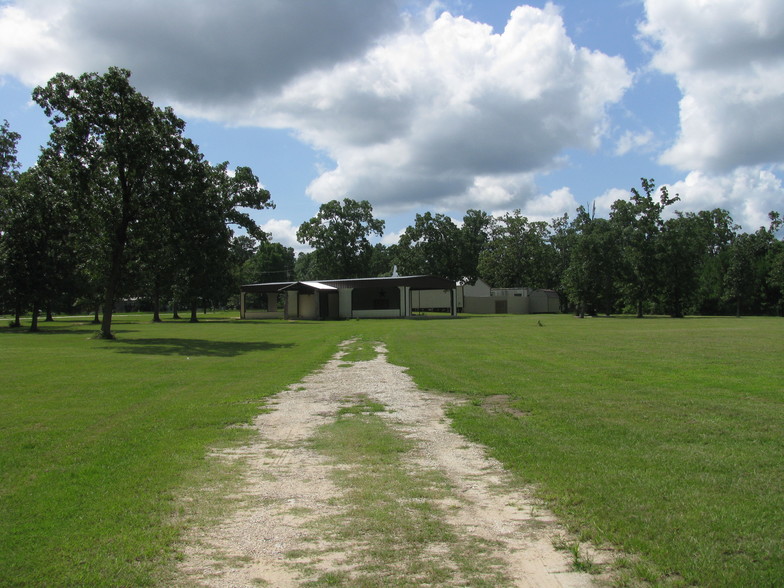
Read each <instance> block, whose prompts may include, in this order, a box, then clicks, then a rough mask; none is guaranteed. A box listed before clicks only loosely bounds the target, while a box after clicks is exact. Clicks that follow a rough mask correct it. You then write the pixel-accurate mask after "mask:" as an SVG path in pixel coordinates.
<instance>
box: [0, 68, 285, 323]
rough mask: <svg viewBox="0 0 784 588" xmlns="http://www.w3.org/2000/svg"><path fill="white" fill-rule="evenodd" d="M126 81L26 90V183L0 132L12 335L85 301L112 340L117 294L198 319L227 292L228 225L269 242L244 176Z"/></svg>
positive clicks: (2, 261) (126, 76)
mask: <svg viewBox="0 0 784 588" xmlns="http://www.w3.org/2000/svg"><path fill="white" fill-rule="evenodd" d="M130 75H131V74H130V72H129V71H127V70H124V69H120V68H110V69H109V70H108V71H107V72H106V73H105V74H97V73H87V74H83V75H82V76H79V77H73V76H69V75H66V74H62V73H61V74H58V75H56V76H55V77H53V78H52V79H51V80H50V81H49V82H48V83H47V84H46V85H45V86H40V87H37V88H35V90H34V91H33V100H34V101H35V102H36V103H37V104H38V105H39V106H41V107H42V108H43V110H44V112H45V113H46V116H47V117H48V118H49V120H50V124H51V135H50V138H49V141H48V143H47V145H46V146H44V147H42V149H41V153H40V156H39V158H38V160H37V162H36V164H35V165H34V166H32V167H30V168H29V169H27V170H25V171H23V172H20V171H19V165H18V162H17V160H16V153H17V149H16V146H17V143H18V141H19V139H20V136H19V134H18V133H15V132H14V131H12V130H11V129H10V127H9V125H8V122H7V121H5V122H4V123H3V124H2V125H0V206H1V208H0V307H2V309H3V311H4V312H10V313H11V314H12V315H13V316H14V320H13V321H12V326H18V325H19V318H20V315H21V314H22V313H23V312H26V311H28V312H31V313H32V325H31V330H36V329H37V327H38V323H37V321H38V315H39V312H40V311H46V312H47V315H48V316H49V317H51V312H52V310H53V309H54V310H64V309H65V310H71V309H73V307H74V305H76V304H82V305H86V306H88V307H90V308H94V309H96V310H95V321H96V322H99V323H100V325H101V327H100V334H101V336H102V337H104V338H112V337H113V335H112V331H111V325H112V316H113V309H114V307H115V303H116V302H117V301H118V300H121V299H122V298H127V297H143V298H145V299H147V300H148V301H150V304H151V305H152V307H153V308H154V311H155V320H160V312H159V309H160V302H161V300H162V299H165V300H171V301H174V302H175V303H179V304H182V305H183V306H184V307H188V308H190V310H191V320H196V309H197V307H198V306H199V305H200V304H203V303H204V301H205V300H213V301H223V300H225V299H226V298H227V297H228V296H229V295H230V292H231V291H233V290H235V289H236V286H237V285H236V284H232V282H231V277H232V268H233V267H234V265H235V264H233V256H234V255H235V254H236V249H237V246H236V244H235V243H234V241H233V232H232V229H231V226H232V225H238V226H241V227H243V228H244V229H245V231H246V232H247V234H248V235H249V238H254V239H257V240H261V241H263V240H265V239H266V234H265V233H264V232H263V231H261V230H260V228H259V227H258V226H257V224H256V223H255V222H254V221H253V219H252V218H251V217H250V216H249V215H248V214H247V212H243V211H242V210H241V209H247V208H250V209H261V208H266V207H271V206H272V201H271V200H270V194H269V192H268V191H267V190H264V189H263V188H261V187H260V186H259V180H258V178H257V177H256V176H255V175H254V174H253V171H252V170H251V169H250V168H247V167H238V168H236V170H234V172H231V173H230V172H229V169H228V163H227V162H224V163H220V164H217V165H213V164H210V163H209V162H207V161H206V160H205V159H204V157H203V155H202V154H201V153H200V152H199V149H198V147H197V146H196V145H195V144H194V143H193V142H192V141H191V140H190V139H188V138H187V137H186V136H185V135H184V129H185V123H184V122H183V121H182V120H181V119H180V118H178V117H177V116H176V115H175V114H174V112H173V110H172V109H170V108H165V109H161V108H158V107H156V106H155V105H154V104H153V103H152V102H151V101H150V100H149V99H148V98H147V97H145V96H144V95H142V94H141V93H139V92H138V91H136V90H135V89H134V88H133V86H132V85H131V84H130ZM99 308H100V309H101V311H102V316H101V318H99V311H98V309H99ZM175 309H176V307H175ZM175 312H176V310H175Z"/></svg>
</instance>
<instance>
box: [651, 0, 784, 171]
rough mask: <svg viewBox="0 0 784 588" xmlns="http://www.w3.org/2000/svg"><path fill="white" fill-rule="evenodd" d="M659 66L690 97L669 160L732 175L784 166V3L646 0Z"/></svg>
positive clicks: (664, 159) (776, 0) (684, 166)
mask: <svg viewBox="0 0 784 588" xmlns="http://www.w3.org/2000/svg"><path fill="white" fill-rule="evenodd" d="M645 9H646V14H647V20H646V21H645V22H644V23H642V24H641V25H640V30H641V32H642V34H643V35H644V36H645V38H647V40H648V41H650V42H651V43H652V44H653V46H654V48H655V53H654V55H653V61H652V64H653V66H654V67H655V68H657V69H658V70H659V71H661V72H664V73H666V74H671V75H673V76H674V77H675V79H676V80H677V82H678V85H679V87H680V89H681V91H682V93H683V98H682V99H681V101H680V134H679V136H678V138H677V140H676V142H675V144H674V145H672V146H671V147H670V148H669V149H668V150H667V151H666V152H665V153H664V154H663V155H662V157H661V161H662V163H666V164H669V165H672V166H674V167H677V168H680V169H683V170H706V171H710V172H714V173H719V172H724V173H726V172H730V171H732V170H733V169H734V168H736V167H739V166H754V165H759V164H766V163H778V162H781V161H784V50H783V49H784V2H781V0H711V1H705V0H646V1H645Z"/></svg>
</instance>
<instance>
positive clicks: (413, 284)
mask: <svg viewBox="0 0 784 588" xmlns="http://www.w3.org/2000/svg"><path fill="white" fill-rule="evenodd" d="M387 287H408V288H411V289H412V290H451V289H454V288H455V287H456V284H455V282H454V280H447V279H446V278H438V277H436V276H394V277H384V278H349V279H343V280H309V281H303V282H267V283H265V284H246V285H243V286H240V291H242V292H254V293H264V292H267V293H268V292H285V291H288V290H295V291H297V290H311V291H316V290H318V291H332V290H340V289H343V288H387Z"/></svg>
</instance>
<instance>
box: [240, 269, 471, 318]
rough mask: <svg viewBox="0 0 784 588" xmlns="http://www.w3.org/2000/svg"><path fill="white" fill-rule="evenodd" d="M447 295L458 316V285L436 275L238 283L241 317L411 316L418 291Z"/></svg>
mask: <svg viewBox="0 0 784 588" xmlns="http://www.w3.org/2000/svg"><path fill="white" fill-rule="evenodd" d="M427 291H441V292H443V293H445V294H447V295H448V300H449V304H448V305H447V309H448V310H449V311H450V314H451V315H452V316H456V315H457V286H456V284H455V282H453V281H452V280H447V279H445V278H438V277H435V276H393V277H385V278H356V279H345V280H310V281H300V282H268V283H263V284H246V285H244V286H240V318H243V319H252V318H285V319H308V320H324V319H347V318H405V317H410V316H413V312H414V309H415V308H416V306H415V301H417V300H419V298H421V293H422V292H427Z"/></svg>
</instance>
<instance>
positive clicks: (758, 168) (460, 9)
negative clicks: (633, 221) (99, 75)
mask: <svg viewBox="0 0 784 588" xmlns="http://www.w3.org/2000/svg"><path fill="white" fill-rule="evenodd" d="M111 65H118V66H122V67H126V68H128V69H130V70H131V71H132V72H133V78H132V82H133V83H134V84H135V85H136V87H137V88H138V89H139V90H140V91H141V92H143V93H145V94H146V95H148V96H149V97H150V98H151V99H153V100H154V101H155V103H156V104H157V105H159V106H165V105H171V106H173V107H174V108H175V111H176V112H177V113H178V114H179V115H180V116H181V117H182V118H183V119H185V120H186V122H187V123H188V126H187V129H186V133H187V134H188V135H189V136H190V137H191V138H193V139H194V140H195V141H196V143H198V144H199V145H200V147H201V149H202V152H203V153H204V154H205V155H206V156H207V158H208V159H210V160H212V161H214V162H218V161H225V160H228V161H229V162H230V163H231V165H232V166H236V165H247V166H250V167H252V168H253V170H254V171H255V172H256V174H257V175H258V176H259V178H260V180H261V182H262V183H263V184H264V185H265V186H266V187H267V188H268V189H269V190H270V192H271V193H272V198H273V200H274V202H275V204H276V206H277V207H276V209H275V210H269V211H263V212H260V213H258V214H256V215H255V216H256V217H257V220H258V222H259V223H261V224H262V225H263V226H265V228H266V229H267V230H268V231H269V232H271V233H272V236H273V239H274V240H276V241H279V242H281V243H284V244H285V245H288V246H294V247H295V248H298V249H301V246H299V245H298V244H297V243H296V242H295V239H294V234H295V232H296V227H297V226H298V225H299V224H300V223H301V222H303V221H304V220H307V219H308V218H310V217H312V216H313V215H314V214H315V213H316V212H317V210H318V207H319V204H320V203H322V202H325V201H328V200H331V199H340V198H343V197H351V198H354V199H357V200H361V199H366V200H369V201H370V202H371V204H372V205H373V207H374V211H375V214H376V216H377V217H379V218H382V219H384V220H385V221H386V223H387V229H386V232H385V236H384V239H383V240H384V242H387V243H392V242H395V241H396V238H397V235H398V234H399V233H400V232H401V231H402V230H403V229H405V227H406V226H407V225H409V224H412V223H413V220H414V216H415V214H416V213H422V212H425V211H428V210H429V211H432V212H442V213H445V214H448V215H450V216H452V218H454V219H455V220H457V221H459V220H460V219H461V218H462V216H463V214H464V213H465V211H466V210H467V209H469V208H478V209H482V210H485V211H487V212H490V213H493V214H503V213H504V212H507V211H511V210H514V209H520V210H521V211H522V212H523V214H525V215H527V216H529V218H533V219H543V220H549V219H551V218H553V217H556V216H560V215H562V214H563V213H565V212H567V213H569V214H570V215H572V216H573V214H574V210H575V208H576V207H577V206H578V205H586V206H590V205H591V203H594V202H595V203H596V209H597V213H598V214H606V213H607V211H608V207H609V205H610V203H611V202H612V201H614V200H615V199H617V198H620V197H624V196H626V195H628V192H629V188H631V187H632V186H635V187H639V179H640V177H643V176H644V177H649V178H650V177H652V178H655V179H656V181H657V183H658V184H660V185H661V184H667V185H668V187H669V188H670V191H671V193H678V194H680V196H681V199H682V200H681V202H679V203H678V205H677V208H679V209H681V210H693V211H696V210H701V209H711V208H715V207H721V208H725V209H727V210H729V211H730V212H731V214H732V216H733V218H734V219H735V220H736V222H737V223H739V224H741V225H742V226H743V228H744V229H745V230H751V231H753V230H755V229H756V228H757V227H759V226H760V225H763V224H766V215H767V212H768V211H769V210H773V209H775V210H779V211H783V212H784V187H783V186H782V178H783V177H784V3H782V2H781V1H780V0H600V1H592V2H588V1H586V0H562V1H559V2H552V3H550V2H538V1H537V2H530V3H528V4H523V3H519V2H513V1H507V0H482V1H479V0H474V1H468V0H444V1H441V2H425V1H418V0H409V1H404V0H367V1H363V2H356V1H355V0H318V1H315V0H301V1H297V0H290V1H286V2H282V1H279V0H263V1H261V0H260V1H257V2H245V1H242V0H228V1H226V2H222V3H216V2H212V1H210V2H207V1H202V0H191V1H185V0H176V1H175V0H155V1H152V0H136V1H135V2H127V3H114V2H105V1H101V0H0V120H2V119H7V120H8V121H9V123H10V125H11V128H12V129H13V130H15V131H17V132H19V133H21V135H22V141H21V144H20V149H19V158H20V161H21V163H22V164H23V166H24V167H26V166H29V165H31V164H33V163H34V161H35V159H36V157H37V152H38V149H39V147H40V145H42V144H44V143H45V141H46V139H47V136H48V126H47V122H46V119H45V117H44V116H43V113H42V112H41V110H40V108H38V107H37V106H35V105H33V104H31V102H30V93H31V90H32V88H33V87H34V86H35V85H37V84H42V83H45V82H46V80H47V79H48V78H49V77H51V76H52V75H53V74H54V73H56V72H58V71H66V72H68V73H71V74H75V75H77V74H79V73H82V72H84V71H104V70H105V69H106V68H107V67H109V66H111Z"/></svg>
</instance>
